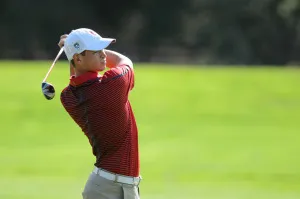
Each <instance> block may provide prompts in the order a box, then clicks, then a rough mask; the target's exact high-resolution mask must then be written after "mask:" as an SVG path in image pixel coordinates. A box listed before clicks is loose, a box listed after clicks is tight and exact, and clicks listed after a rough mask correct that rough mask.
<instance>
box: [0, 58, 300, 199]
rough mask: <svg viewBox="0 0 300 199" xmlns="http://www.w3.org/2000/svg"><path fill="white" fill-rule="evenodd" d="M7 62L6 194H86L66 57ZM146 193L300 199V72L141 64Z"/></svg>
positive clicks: (169, 198) (138, 88)
mask: <svg viewBox="0 0 300 199" xmlns="http://www.w3.org/2000/svg"><path fill="white" fill-rule="evenodd" d="M50 65H51V61H40V62H22V61H16V62H8V61H7V62H4V61H2V62H0V73H1V75H2V77H1V79H0V83H1V98H0V107H1V113H2V114H1V134H0V135H1V137H0V155H1V165H0V199H81V191H82V189H83V187H84V185H85V182H86V180H87V177H88V176H89V173H90V172H91V170H92V168H93V163H94V160H95V159H94V157H93V156H92V152H91V147H90V146H89V143H88V140H87V138H86V137H85V136H84V134H83V133H82V132H81V130H80V129H79V127H77V126H76V124H75V123H74V122H73V121H72V120H71V118H70V117H69V115H68V114H67V113H66V112H65V110H64V108H63V107H62V105H61V104H60V100H59V95H60V92H61V90H62V89H63V88H64V86H66V85H67V84H68V82H69V74H68V73H69V69H68V64H67V62H63V61H59V62H58V63H57V65H56V66H55V67H54V69H53V71H52V73H51V75H50V77H49V78H48V81H49V82H50V83H52V84H53V85H54V86H55V89H56V97H55V98H54V99H53V100H51V101H47V100H46V99H45V98H44V96H43V94H42V92H41V81H42V80H43V78H44V76H45V74H46V73H47V71H48V69H49V67H50ZM130 100H131V104H132V107H133V110H134V112H135V116H136V121H137V125H138V128H139V143H140V159H141V174H142V176H143V181H142V183H141V186H140V190H141V199H183V198H184V199H299V198H300V158H299V153H300V69H296V68H260V67H257V68H245V67H243V68H237V67H236V68H233V67H232V68H223V67H216V68H207V67H202V68H196V67H188V68H186V67H184V66H182V67H181V66H178V65H177V66H176V67H175V68H173V67H172V66H171V65H168V66H165V65H147V64H136V66H135V88H134V90H133V91H132V93H131V95H130Z"/></svg>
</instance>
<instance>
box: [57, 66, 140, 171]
mask: <svg viewBox="0 0 300 199" xmlns="http://www.w3.org/2000/svg"><path fill="white" fill-rule="evenodd" d="M133 87H134V72H133V70H132V69H131V68H130V67H129V66H126V65H123V66H119V67H116V68H113V69H110V70H108V71H107V72H105V73H104V75H103V76H100V77H98V74H97V73H93V72H88V73H86V74H83V75H81V76H79V77H76V78H74V77H73V78H71V80H70V85H69V86H68V87H66V88H65V89H64V90H63V91H62V93H61V102H62V104H63V106H64V108H65V109H66V111H67V112H68V113H69V115H70V116H71V117H72V118H73V120H74V121H75V122H76V123H77V124H78V125H79V126H80V128H81V129H82V131H83V132H84V133H85V135H86V136H87V137H88V139H89V142H90V144H91V146H92V150H93V154H94V155H95V156H96V163H95V166H97V167H99V168H102V169H105V170H107V171H110V172H113V173H117V174H121V175H127V176H134V177H137V176H139V154H138V130H137V126H136V122H135V118H134V114H133V112H132V108H131V105H130V102H129V100H128V94H129V92H130V90H132V88H133ZM79 161H80V160H79Z"/></svg>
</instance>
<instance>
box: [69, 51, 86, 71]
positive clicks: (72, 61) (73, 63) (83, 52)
mask: <svg viewBox="0 0 300 199" xmlns="http://www.w3.org/2000/svg"><path fill="white" fill-rule="evenodd" d="M80 54H81V55H82V56H85V50H84V51H82V52H81V53H80ZM71 64H72V65H73V67H74V68H75V62H74V59H72V60H71Z"/></svg>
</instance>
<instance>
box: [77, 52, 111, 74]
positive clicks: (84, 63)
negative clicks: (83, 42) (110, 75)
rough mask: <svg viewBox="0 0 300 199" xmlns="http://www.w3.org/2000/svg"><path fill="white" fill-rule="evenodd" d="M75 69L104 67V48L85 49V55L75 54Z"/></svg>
mask: <svg viewBox="0 0 300 199" xmlns="http://www.w3.org/2000/svg"><path fill="white" fill-rule="evenodd" d="M74 62H75V65H76V67H75V69H76V70H77V71H78V72H80V73H84V72H88V71H95V72H98V71H103V70H104V69H105V67H106V54H105V51H104V50H99V51H90V50H86V51H85V55H81V54H77V55H75V57H74Z"/></svg>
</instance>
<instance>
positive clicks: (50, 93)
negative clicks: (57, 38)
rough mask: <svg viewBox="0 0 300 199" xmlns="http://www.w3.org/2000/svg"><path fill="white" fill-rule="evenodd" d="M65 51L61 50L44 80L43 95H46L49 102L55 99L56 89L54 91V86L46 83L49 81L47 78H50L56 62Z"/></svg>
mask: <svg viewBox="0 0 300 199" xmlns="http://www.w3.org/2000/svg"><path fill="white" fill-rule="evenodd" d="M63 51H64V49H63V48H61V49H60V50H59V52H58V54H57V56H56V57H55V59H54V61H53V63H52V65H51V67H50V69H49V71H48V73H47V74H46V76H45V78H44V80H43V82H42V92H43V94H44V96H45V98H46V99H47V100H51V99H53V98H54V96H55V89H54V86H53V85H52V84H50V83H48V82H46V81H47V78H48V76H49V74H50V73H51V71H52V69H53V67H54V65H55V63H56V61H57V60H58V58H59V57H60V55H61V54H62V52H63Z"/></svg>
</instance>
